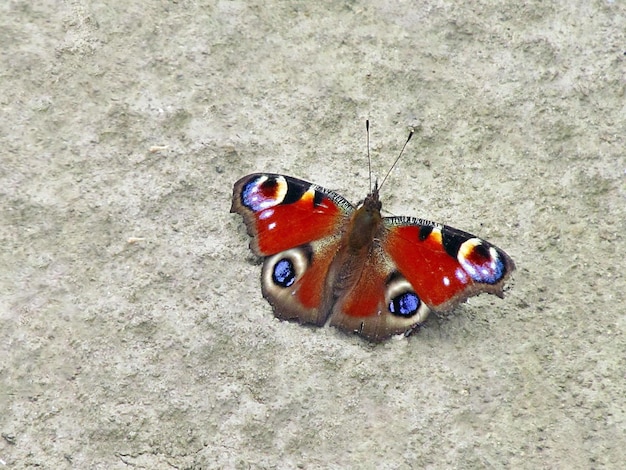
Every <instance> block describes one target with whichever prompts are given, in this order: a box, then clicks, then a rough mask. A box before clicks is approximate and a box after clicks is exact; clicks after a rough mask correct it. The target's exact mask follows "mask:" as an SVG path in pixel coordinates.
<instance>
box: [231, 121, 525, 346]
mask: <svg viewBox="0 0 626 470" xmlns="http://www.w3.org/2000/svg"><path fill="white" fill-rule="evenodd" d="M368 131H369V123H368ZM411 135H412V133H411V134H410V135H409V139H410V138H411ZM409 139H407V142H408V140H409ZM368 142H369V133H368ZM405 146H406V144H405ZM368 148H369V145H368ZM403 149H404V148H403ZM400 154H402V152H401V153H400ZM399 158H400V156H398V159H399ZM396 162H397V160H396ZM394 165H395V163H394ZM390 171H391V170H390ZM383 182H384V180H383ZM381 187H382V183H381ZM379 190H380V187H379V186H378V184H377V183H376V184H375V185H374V188H373V189H372V190H370V193H369V194H368V195H367V197H366V198H365V199H364V200H363V201H362V202H361V203H359V204H357V205H356V206H355V205H353V204H351V203H350V202H349V201H348V200H347V199H345V198H344V197H343V196H341V195H340V194H338V193H336V192H334V191H331V190H329V189H325V188H323V187H321V186H318V185H316V184H312V183H309V182H307V181H303V180H301V179H297V178H293V177H291V176H285V175H280V174H274V173H254V174H250V175H247V176H244V177H243V178H241V179H240V180H239V181H237V182H236V183H235V185H234V189H233V198H232V207H231V210H230V211H231V212H236V213H238V214H240V215H242V216H243V219H244V222H245V225H246V227H247V231H248V234H249V235H250V236H251V237H252V240H251V242H250V248H251V250H252V251H253V252H254V253H255V254H256V255H257V256H260V257H263V258H264V260H263V268H262V273H261V286H262V292H263V296H264V297H265V298H266V299H267V300H268V301H269V303H270V304H271V305H272V307H273V309H274V314H275V315H276V316H277V317H278V318H280V319H283V320H295V321H299V322H300V323H306V324H313V325H317V326H322V325H324V324H325V323H327V322H328V321H330V324H331V325H334V326H336V327H338V328H340V329H341V330H343V331H346V332H354V333H357V334H358V335H360V336H362V337H364V338H366V339H367V340H369V341H372V342H379V341H382V340H384V339H387V338H389V337H391V336H393V335H398V334H401V333H404V334H405V335H407V336H408V335H409V334H411V333H413V332H414V331H416V330H417V329H419V327H420V326H421V325H422V323H423V322H424V321H425V320H426V317H427V316H428V314H429V313H430V311H434V312H443V311H447V310H450V309H452V308H453V307H455V306H456V305H458V304H459V303H461V302H464V301H466V300H467V299H468V298H469V297H471V296H474V295H477V294H480V293H483V292H486V293H489V294H494V295H497V296H498V297H500V298H502V297H503V289H504V284H505V282H506V280H507V279H508V278H509V276H510V275H511V273H512V272H513V270H514V269H515V264H514V262H513V260H512V259H511V258H510V257H509V255H507V254H506V253H505V252H504V251H503V250H501V249H500V248H497V247H496V246H494V245H492V244H491V243H489V242H487V241H485V240H483V239H481V238H478V237H476V236H475V235H472V234H470V233H467V232H463V231H461V230H458V229H455V228H452V227H449V226H447V225H443V224H439V223H435V222H430V221H428V220H424V219H419V218H414V217H405V216H394V217H383V216H382V215H381V208H382V204H381V202H380V198H379Z"/></svg>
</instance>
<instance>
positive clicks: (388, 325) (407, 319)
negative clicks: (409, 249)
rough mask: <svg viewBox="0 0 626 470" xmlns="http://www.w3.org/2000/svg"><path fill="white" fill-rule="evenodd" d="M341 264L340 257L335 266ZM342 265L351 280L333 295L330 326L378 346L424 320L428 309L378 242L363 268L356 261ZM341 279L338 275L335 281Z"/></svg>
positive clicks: (413, 328)
mask: <svg viewBox="0 0 626 470" xmlns="http://www.w3.org/2000/svg"><path fill="white" fill-rule="evenodd" d="M342 261H344V260H341V254H340V255H339V256H338V258H337V259H336V261H335V263H336V265H337V266H339V265H341V264H342ZM346 262H347V264H345V263H344V264H343V266H344V267H347V269H348V270H349V271H351V273H352V275H353V280H352V281H348V282H347V283H346V284H347V285H348V288H346V289H342V290H338V291H336V294H338V295H337V296H336V301H335V302H334V305H333V307H332V313H331V317H330V324H331V325H333V326H336V327H338V328H340V329H342V330H344V331H346V332H348V333H350V332H353V333H357V334H359V335H360V336H363V337H364V338H367V339H368V340H370V341H374V342H378V341H382V340H384V339H386V338H389V337H390V336H393V335H396V334H400V333H409V332H411V331H413V330H415V329H417V328H419V326H420V325H421V324H422V323H423V322H424V320H426V317H428V314H429V313H430V309H429V308H428V306H427V305H426V304H425V303H424V302H422V301H420V299H419V297H418V296H417V294H416V293H415V290H414V289H413V287H412V286H411V284H410V283H409V282H408V281H407V279H406V278H405V277H404V276H403V275H402V274H401V273H400V272H399V271H398V268H397V267H396V265H395V264H394V262H393V261H392V259H391V257H390V256H389V255H388V254H387V253H385V251H384V250H383V249H382V246H381V244H380V243H379V242H378V241H374V243H373V244H372V246H371V248H370V251H369V256H367V257H365V258H364V264H362V265H360V264H359V260H358V259H352V262H350V261H346ZM335 263H333V265H335ZM332 270H333V268H332V267H331V271H332ZM344 277H345V276H343V275H341V274H339V275H337V276H336V277H335V278H336V279H342V278H344Z"/></svg>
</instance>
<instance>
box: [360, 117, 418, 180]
mask: <svg viewBox="0 0 626 470" xmlns="http://www.w3.org/2000/svg"><path fill="white" fill-rule="evenodd" d="M414 133H415V129H411V132H409V136H408V137H407V138H406V142H405V143H404V145H403V146H402V149H401V150H400V153H399V154H398V157H397V158H396V160H395V161H394V162H393V165H391V168H389V171H388V172H387V174H386V175H385V177H384V178H383V181H382V183H380V186H379V187H378V189H380V188H382V187H383V184H385V181H387V178H388V177H389V175H390V174H391V171H392V170H393V169H394V167H395V166H396V163H398V161H399V160H400V157H401V156H402V154H403V153H404V149H405V148H406V146H407V144H408V143H409V140H411V137H413V134H414ZM370 173H371V172H370ZM370 184H371V177H370Z"/></svg>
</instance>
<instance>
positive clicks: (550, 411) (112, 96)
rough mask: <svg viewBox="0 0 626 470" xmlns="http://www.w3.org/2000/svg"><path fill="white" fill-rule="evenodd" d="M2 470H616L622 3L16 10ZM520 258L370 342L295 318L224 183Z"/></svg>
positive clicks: (56, 5)
mask: <svg viewBox="0 0 626 470" xmlns="http://www.w3.org/2000/svg"><path fill="white" fill-rule="evenodd" d="M0 41H1V52H0V58H1V62H0V139H1V144H2V146H1V150H0V151H1V162H0V196H1V201H2V203H1V204H0V241H1V243H2V249H1V250H0V282H1V284H0V338H1V341H0V356H1V357H2V361H1V362H0V433H1V436H2V438H1V439H0V468H9V469H14V468H15V469H21V468H33V467H38V468H81V469H82V468H85V469H87V468H89V469H123V468H129V467H134V468H150V469H154V468H180V469H192V468H295V467H298V468H306V469H315V468H350V467H352V468H357V467H358V468H387V469H405V468H406V469H408V468H463V469H465V468H504V467H509V468H529V469H537V468H545V469H553V468H567V469H578V468H580V469H590V468H622V465H623V462H624V461H626V450H625V447H624V445H623V443H624V442H626V430H625V429H626V415H625V413H626V412H625V410H626V386H625V385H626V376H625V374H626V338H625V331H626V314H625V311H626V308H625V302H624V300H625V299H624V295H625V294H624V291H625V290H626V289H625V287H626V280H625V274H624V273H625V270H626V261H625V259H624V253H625V252H626V241H625V233H626V156H625V153H626V124H625V123H626V96H625V91H626V55H625V53H626V5H625V4H624V2H623V1H590V2H570V1H556V2H544V1H529V2H488V1H479V2H447V1H437V0H432V1H431V0H426V1H423V2H402V1H391V2H389V1H348V2H274V3H265V2H237V1H220V2H210V1H203V0H198V1H191V0H180V1H165V0H162V1H150V2H148V1H146V2H133V1H124V2H122V1H116V0H114V1H109V2H91V1H81V0H74V1H67V2H63V3H61V2H56V1H50V0H44V1H40V2H30V1H18V0H14V1H11V0H8V1H5V2H2V5H1V6H0ZM366 118H369V119H370V120H371V122H372V133H371V140H372V156H373V159H374V162H373V163H374V170H375V172H376V174H377V175H381V174H384V172H385V171H386V170H387V169H388V168H389V165H390V164H391V162H392V161H393V159H394V158H395V156H396V154H397V151H398V150H399V148H400V146H401V145H402V143H403V142H404V139H405V138H406V135H407V130H408V128H409V126H415V127H416V129H417V133H416V135H415V137H414V139H413V141H412V142H411V144H410V145H409V147H408V149H407V152H406V155H405V156H404V158H403V159H402V161H401V162H400V164H399V166H398V168H397V169H396V170H395V171H394V174H393V176H392V178H391V180H390V181H389V182H388V184H387V185H386V187H385V188H384V191H383V194H382V198H383V201H384V204H385V205H384V207H385V209H386V210H387V211H389V213H393V214H397V215H401V214H402V215H413V216H419V217H424V218H429V219H432V220H436V221H440V222H445V223H448V224H450V225H452V226H454V227H457V228H460V229H463V230H467V231H470V232H473V233H476V234H478V235H480V236H483V237H485V238H486V239H488V240H490V241H492V242H493V243H495V244H497V245H498V246H500V247H502V248H503V249H505V250H506V251H507V252H508V253H509V254H510V255H511V256H512V257H513V258H514V259H515V261H516V263H517V265H518V271H517V272H516V273H515V276H514V280H513V282H512V283H511V287H510V289H509V290H508V291H507V295H506V298H505V299H504V300H499V299H496V298H493V297H491V296H481V297H478V298H475V299H472V300H471V302H470V303H468V304H466V305H463V306H461V307H460V308H458V309H457V310H455V312H454V313H453V314H452V315H449V316H447V317H446V318H440V319H437V318H431V319H430V320H429V322H428V323H427V327H426V328H425V329H424V330H422V331H421V332H420V333H419V334H417V335H416V336H414V337H412V338H410V339H408V340H407V339H392V340H390V341H388V342H386V343H384V344H382V345H379V346H373V345H370V344H368V343H366V342H364V341H362V340H360V339H359V338H357V337H352V336H348V335H344V334H342V333H341V332H339V331H336V330H335V329H331V328H321V329H316V328H307V327H301V326H299V325H295V324H288V323H281V322H279V321H277V320H276V319H275V318H274V317H273V316H272V314H271V309H270V306H269V305H268V304H267V303H266V302H265V301H264V300H263V298H262V297H261V291H260V284H259V274H260V266H259V264H258V261H257V260H255V259H254V257H253V256H252V255H251V254H250V252H249V250H248V248H247V244H248V237H247V236H246V234H245V230H244V227H243V223H242V220H241V218H240V217H239V216H236V215H232V214H229V213H228V210H229V207H230V197H231V191H232V184H233V183H234V181H236V180H237V179H238V178H239V177H241V176H243V175H245V174H247V173H250V172H253V171H272V172H282V173H286V174H289V175H293V176H297V177H300V178H304V179H307V180H309V181H314V182H316V183H318V184H321V185H323V186H325V187H328V188H332V189H335V190H338V191H341V192H342V194H344V195H345V196H346V197H348V198H349V199H351V200H353V201H355V202H356V201H358V200H359V199H362V198H363V197H364V196H365V194H366V192H367V185H368V180H367V164H366V160H365V148H366V147H365V133H364V122H365V119H366Z"/></svg>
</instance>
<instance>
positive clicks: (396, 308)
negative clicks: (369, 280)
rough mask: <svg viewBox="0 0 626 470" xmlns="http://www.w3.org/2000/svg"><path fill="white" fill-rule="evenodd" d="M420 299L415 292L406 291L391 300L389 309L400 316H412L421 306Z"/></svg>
mask: <svg viewBox="0 0 626 470" xmlns="http://www.w3.org/2000/svg"><path fill="white" fill-rule="evenodd" d="M420 304H421V302H420V299H419V297H418V296H417V295H415V293H414V292H405V293H404V294H400V295H397V296H395V297H394V298H393V299H391V302H389V311H390V312H391V313H392V314H394V315H397V316H399V317H406V318H409V317H412V316H413V315H415V314H416V313H417V311H418V310H419V308H420Z"/></svg>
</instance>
